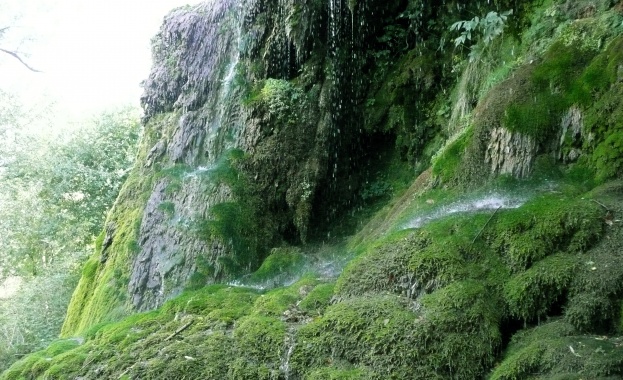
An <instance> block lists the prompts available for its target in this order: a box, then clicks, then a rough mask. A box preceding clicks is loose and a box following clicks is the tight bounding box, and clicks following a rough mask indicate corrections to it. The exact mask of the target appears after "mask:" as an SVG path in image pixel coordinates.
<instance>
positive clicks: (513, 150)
mask: <svg viewBox="0 0 623 380" xmlns="http://www.w3.org/2000/svg"><path fill="white" fill-rule="evenodd" d="M536 152H537V144H536V142H535V141H534V139H533V138H532V137H530V136H527V135H524V134H521V133H518V132H511V131H509V130H508V129H506V128H501V127H499V128H494V129H492V130H491V137H490V140H489V144H488V146H487V151H486V156H485V163H487V164H489V165H490V167H491V173H492V174H496V175H497V174H511V175H512V176H514V177H516V178H525V177H527V176H528V175H529V174H530V171H531V169H532V162H533V161H534V158H535V155H536Z"/></svg>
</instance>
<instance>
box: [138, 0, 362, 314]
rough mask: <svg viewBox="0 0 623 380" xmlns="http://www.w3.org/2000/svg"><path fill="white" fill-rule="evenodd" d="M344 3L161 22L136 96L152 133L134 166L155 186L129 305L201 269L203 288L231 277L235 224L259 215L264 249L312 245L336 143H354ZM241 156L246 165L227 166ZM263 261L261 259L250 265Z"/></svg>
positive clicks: (264, 5) (141, 306)
mask: <svg viewBox="0 0 623 380" xmlns="http://www.w3.org/2000/svg"><path fill="white" fill-rule="evenodd" d="M345 4H346V2H344V1H339V0H333V1H331V2H330V4H328V3H324V2H317V1H311V0H308V1H294V0H248V1H234V0H226V1H220V0H219V1H216V0H212V1H207V2H205V3H202V4H200V5H197V6H189V7H183V8H179V9H177V10H175V11H173V12H171V13H170V14H169V15H168V16H167V17H166V18H165V21H164V24H163V26H162V27H161V30H160V32H159V34H158V35H157V36H156V38H155V39H154V42H153V56H154V58H153V59H154V64H153V68H152V72H151V74H150V75H149V78H148V79H147V80H146V81H145V83H144V88H145V91H144V94H143V96H142V98H141V101H142V104H143V107H144V109H145V128H146V133H148V134H150V135H151V136H157V138H156V139H155V140H153V141H154V142H153V143H152V146H151V147H148V148H147V154H146V158H145V160H144V161H143V162H139V163H138V164H139V165H143V167H144V168H146V169H149V170H152V171H153V175H154V176H155V178H157V179H156V181H154V183H155V185H154V187H153V189H152V190H151V194H150V196H149V200H148V201H147V203H146V205H145V209H144V212H143V215H142V219H141V223H140V229H139V233H138V237H137V239H136V240H137V242H138V246H139V250H138V253H137V254H136V256H134V257H132V263H131V268H132V269H131V271H130V275H129V285H128V291H129V293H130V297H129V298H130V300H131V303H132V306H133V307H134V308H136V309H138V310H149V309H152V308H154V307H157V306H159V305H161V304H162V302H163V301H164V300H166V299H168V298H170V297H172V296H174V295H176V294H178V293H179V292H180V291H181V290H182V289H183V288H184V286H186V285H187V283H188V280H189V278H190V277H191V276H193V274H196V273H197V272H198V271H199V270H200V269H199V265H198V262H199V261H201V262H202V263H204V264H205V265H203V264H202V265H203V266H204V267H206V268H208V269H206V270H205V271H204V272H205V273H202V276H204V277H205V278H204V277H202V278H203V279H202V281H203V282H204V283H205V282H212V281H215V280H223V279H226V278H228V276H231V274H232V272H231V271H230V269H229V267H228V266H227V264H226V263H227V262H230V263H231V262H232V261H238V263H240V262H242V261H241V260H238V257H237V256H240V252H237V251H236V248H235V247H234V246H235V244H236V242H235V240H237V239H234V238H232V237H231V236H225V235H226V234H227V233H230V232H231V231H228V228H229V227H227V226H234V227H233V228H234V229H236V228H238V227H235V226H236V225H240V224H241V223H247V222H249V221H248V220H249V219H257V220H255V221H251V222H249V225H250V226H252V225H254V224H253V223H255V225H261V226H263V227H265V231H263V232H261V233H260V232H255V231H252V233H256V234H257V235H258V236H254V237H252V239H251V240H253V241H254V242H256V243H257V244H256V246H255V247H261V246H265V247H266V248H270V245H271V244H278V242H279V240H281V239H285V240H288V241H304V240H305V239H306V237H307V235H308V229H309V223H310V219H311V215H312V211H314V207H316V206H315V205H314V201H315V198H316V194H317V193H318V192H319V191H320V190H319V189H320V185H319V184H321V183H325V184H326V182H327V178H329V177H330V178H336V177H337V176H338V174H337V173H336V170H337V169H334V170H330V169H329V168H338V167H340V168H342V167H343V165H338V164H337V163H336V162H337V161H338V160H339V159H342V157H343V156H346V155H345V154H343V152H342V151H341V149H344V148H343V147H342V145H340V144H336V140H340V141H347V139H348V133H349V132H348V131H347V130H346V129H345V128H344V126H343V125H348V124H352V125H356V124H355V123H345V122H344V120H346V119H348V118H351V117H352V115H351V114H347V113H345V112H344V111H342V108H343V107H344V101H343V99H346V98H348V96H347V95H349V96H350V95H352V91H353V90H352V86H349V85H348V83H351V82H352V80H351V79H350V77H349V76H350V75H352V72H354V67H353V65H352V62H350V61H348V60H347V61H344V58H343V57H342V56H341V55H339V56H338V54H337V51H344V49H346V48H347V49H355V48H356V46H355V45H357V44H356V43H355V42H354V40H353V38H354V37H353V36H354V35H355V34H353V33H354V31H355V29H354V26H352V25H350V24H348V23H352V22H353V20H355V19H354V17H355V16H354V15H352V16H353V17H351V14H350V12H349V10H348V9H347V7H346V5H345ZM362 11H363V8H362V10H361V11H358V12H359V13H361V12H362ZM347 16H348V17H347ZM347 24H348V25H347ZM349 25H350V26H349ZM344 38H348V40H347V41H343V39H344ZM361 38H363V36H362V37H361ZM314 49H316V50H314ZM314 51H315V52H316V53H318V52H323V51H325V52H326V55H323V54H316V55H315V56H314V55H313V54H312V53H313V52H314ZM308 60H312V61H313V62H312V63H309V62H307V61H308ZM294 76H299V78H300V80H299V82H300V83H297V84H293V83H292V82H291V81H290V79H292V78H293V77H294ZM163 120H164V121H163ZM338 125H342V127H341V130H340V129H338ZM344 146H345V144H344ZM232 151H240V152H241V154H242V157H243V158H240V159H238V161H240V162H239V163H238V164H237V165H238V166H237V167H235V168H231V167H229V166H227V167H225V166H226V165H225V166H224V162H225V161H226V157H228V156H227V155H228V154H229V153H230V152H232ZM228 165H229V164H228ZM232 170H234V171H235V175H232V174H231V173H233V171H232ZM342 170H343V169H342ZM230 172H231V173H230ZM227 173H230V174H227ZM331 176H333V177H331ZM223 177H226V178H225V180H224V181H223ZM330 181H335V179H333V180H330ZM238 182H240V183H238ZM241 183H244V184H245V185H244V186H242V185H241ZM240 187H244V189H243V190H242V192H243V193H244V195H241V194H240V193H241V190H240ZM245 197H246V198H249V197H255V198H257V199H258V200H259V201H258V202H255V203H253V202H249V201H248V199H247V200H245V199H243V198H245ZM223 205H225V206H227V205H229V206H231V205H234V206H232V207H233V208H232V207H225V206H223ZM215 206H216V207H217V209H218V210H219V211H218V212H217V211H215V210H217V209H215ZM219 207H220V208H219ZM240 210H243V211H242V213H241V211H240ZM236 212H238V214H236V215H233V216H232V213H234V214H235V213H236ZM228 218H229V219H231V218H234V219H235V218H239V219H240V220H233V221H232V220H229V219H228ZM206 225H209V226H211V227H209V228H208V229H207V230H206V228H205V226H206ZM229 229H230V230H231V228H229ZM243 233H244V232H243ZM224 234H225V235H224ZM264 253H265V252H264ZM264 253H262V252H261V251H257V250H256V252H253V253H252V254H253V255H255V257H254V258H253V259H249V260H248V262H246V263H245V262H242V264H244V266H245V269H246V270H249V269H253V266H254V265H255V264H253V263H257V262H258V261H261V259H262V258H263V256H262V255H263V254H264ZM204 269H205V268H204Z"/></svg>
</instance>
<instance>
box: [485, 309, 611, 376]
mask: <svg viewBox="0 0 623 380" xmlns="http://www.w3.org/2000/svg"><path fill="white" fill-rule="evenodd" d="M620 342H621V340H620V338H608V337H603V336H580V335H576V334H575V332H574V330H573V327H572V326H571V325H568V324H566V323H564V322H562V321H554V322H549V323H547V324H544V325H542V326H539V327H536V328H533V329H530V330H526V331H525V332H521V333H519V334H517V335H516V336H514V337H513V340H512V342H511V344H510V345H509V348H508V349H507V351H506V353H505V355H504V358H503V360H502V362H501V363H500V364H499V365H498V366H496V368H495V369H494V371H493V373H492V376H491V377H490V378H491V379H492V380H516V379H517V380H518V379H537V378H538V379H545V378H547V379H553V378H559V379H562V378H565V379H571V378H595V379H597V378H618V377H620V376H621V375H622V374H623V370H622V364H623V349H621V347H620Z"/></svg>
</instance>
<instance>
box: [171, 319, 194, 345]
mask: <svg viewBox="0 0 623 380" xmlns="http://www.w3.org/2000/svg"><path fill="white" fill-rule="evenodd" d="M193 322H194V321H193V320H191V321H190V322H188V323H186V324H185V325H184V326H182V327H180V328H179V329H177V330H175V332H174V333H173V334H171V335H169V336H168V337H166V338H165V339H164V341H165V342H166V341H168V340H171V339H173V338H174V337H175V336H176V335H178V334H179V333H181V332H182V331H184V330H186V329H187V328H188V327H190V325H192V324H193Z"/></svg>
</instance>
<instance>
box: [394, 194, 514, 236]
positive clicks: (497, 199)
mask: <svg viewBox="0 0 623 380" xmlns="http://www.w3.org/2000/svg"><path fill="white" fill-rule="evenodd" d="M525 202H526V199H525V198H522V197H518V196H514V195H508V194H499V193H491V194H487V195H485V196H482V197H478V198H475V199H467V200H460V201H456V202H452V203H450V204H448V205H442V206H440V207H438V208H435V209H433V210H432V211H428V212H425V213H423V214H421V215H417V216H415V217H414V218H411V219H410V220H409V221H408V222H407V223H405V224H404V226H403V229H406V228H420V227H422V226H424V225H425V224H428V223H430V222H432V221H434V220H437V219H441V218H444V217H446V216H449V215H452V214H456V213H466V212H479V211H487V210H497V209H508V208H518V207H520V206H521V205H522V204H524V203H525Z"/></svg>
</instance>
